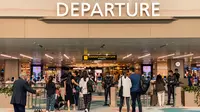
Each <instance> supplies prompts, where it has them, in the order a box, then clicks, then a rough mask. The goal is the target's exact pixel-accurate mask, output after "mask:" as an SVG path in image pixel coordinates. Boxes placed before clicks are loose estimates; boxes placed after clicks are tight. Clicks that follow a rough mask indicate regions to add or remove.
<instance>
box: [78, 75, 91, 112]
mask: <svg viewBox="0 0 200 112" xmlns="http://www.w3.org/2000/svg"><path fill="white" fill-rule="evenodd" d="M88 81H89V78H88V73H87V71H83V78H81V80H80V82H79V86H80V88H81V94H83V99H84V104H85V112H89V110H90V104H91V101H92V94H91V93H89V92H88V89H87V82H88Z"/></svg>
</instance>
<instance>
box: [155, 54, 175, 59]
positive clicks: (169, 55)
mask: <svg viewBox="0 0 200 112" xmlns="http://www.w3.org/2000/svg"><path fill="white" fill-rule="evenodd" d="M174 55H175V54H174V53H173V54H168V55H165V56H160V57H158V59H162V58H167V57H171V56H174Z"/></svg>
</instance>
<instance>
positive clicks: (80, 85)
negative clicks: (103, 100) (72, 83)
mask: <svg viewBox="0 0 200 112" xmlns="http://www.w3.org/2000/svg"><path fill="white" fill-rule="evenodd" d="M88 81H89V78H86V81H84V78H81V80H80V82H79V87H81V88H82V94H88V90H87V82H88Z"/></svg>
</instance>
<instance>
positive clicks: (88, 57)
mask: <svg viewBox="0 0 200 112" xmlns="http://www.w3.org/2000/svg"><path fill="white" fill-rule="evenodd" d="M83 60H84V61H87V60H117V55H83Z"/></svg>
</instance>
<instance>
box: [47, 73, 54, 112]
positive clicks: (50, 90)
mask: <svg viewBox="0 0 200 112" xmlns="http://www.w3.org/2000/svg"><path fill="white" fill-rule="evenodd" d="M45 89H46V90H47V105H46V111H47V112H50V111H54V105H55V93H56V85H55V83H54V82H53V76H49V80H48V82H47V84H46V87H45Z"/></svg>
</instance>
